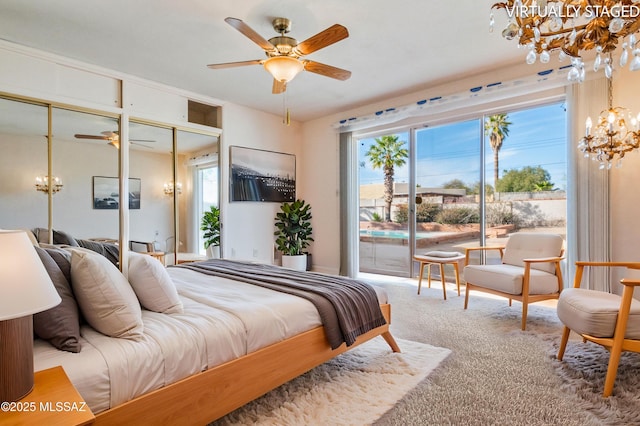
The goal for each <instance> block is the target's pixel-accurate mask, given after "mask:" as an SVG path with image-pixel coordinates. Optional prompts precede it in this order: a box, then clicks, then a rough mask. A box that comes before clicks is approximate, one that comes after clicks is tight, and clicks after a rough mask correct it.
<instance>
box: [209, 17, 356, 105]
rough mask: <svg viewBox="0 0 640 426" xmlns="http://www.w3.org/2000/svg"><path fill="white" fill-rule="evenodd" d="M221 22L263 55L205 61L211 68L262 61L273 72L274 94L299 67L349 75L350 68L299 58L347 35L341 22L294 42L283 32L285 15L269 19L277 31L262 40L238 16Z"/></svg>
mask: <svg viewBox="0 0 640 426" xmlns="http://www.w3.org/2000/svg"><path fill="white" fill-rule="evenodd" d="M225 22H226V23H227V24H229V25H231V26H232V27H233V28H235V29H236V30H238V31H240V32H241V33H242V34H244V35H245V36H246V37H248V38H249V39H250V40H251V41H253V42H254V43H256V44H257V45H258V46H260V47H262V49H264V51H265V53H266V54H267V59H254V60H251V61H241V62H227V63H222V64H210V65H207V67H209V68H211V69H222V68H231V67H240V66H245V65H263V66H264V68H265V69H266V70H267V71H268V72H269V73H270V74H271V75H272V76H273V90H272V92H273V93H275V94H278V93H283V92H284V91H285V90H286V89H287V83H288V82H289V81H291V80H292V79H293V78H294V77H295V76H296V75H297V74H298V73H299V72H300V71H302V70H306V71H309V72H312V73H315V74H320V75H323V76H325V77H330V78H335V79H337V80H343V81H344V80H347V79H348V78H349V77H351V71H347V70H344V69H341V68H336V67H333V66H331V65H326V64H322V63H320V62H315V61H311V60H309V59H302V57H303V56H306V55H308V54H310V53H313V52H315V51H316V50H320V49H322V48H324V47H327V46H330V45H332V44H334V43H337V42H339V41H340V40H343V39H345V38H347V37H349V31H347V29H346V28H345V27H343V26H342V25H339V24H335V25H333V26H331V27H329V28H327V29H326V30H324V31H321V32H319V33H318V34H316V35H314V36H312V37H309V38H308V39H306V40H304V41H302V42H300V43H298V41H297V40H296V39H295V38H293V37H289V36H286V35H285V34H286V33H288V32H289V31H290V30H291V20H289V19H287V18H275V19H274V20H273V22H272V24H273V29H274V30H275V31H276V32H277V33H280V35H279V36H276V37H272V38H270V39H269V40H265V39H264V38H263V37H262V36H261V35H260V34H258V33H257V32H255V31H254V30H253V29H252V28H251V27H249V25H247V24H245V23H244V22H243V21H242V20H240V19H237V18H226V19H225Z"/></svg>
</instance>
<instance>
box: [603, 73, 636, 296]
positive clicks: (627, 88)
mask: <svg viewBox="0 0 640 426" xmlns="http://www.w3.org/2000/svg"><path fill="white" fill-rule="evenodd" d="M613 84H614V91H613V92H614V96H613V105H614V106H623V107H626V108H629V109H630V110H631V112H632V113H633V114H634V116H637V114H638V113H639V112H640V97H638V94H639V93H640V72H638V71H635V72H631V71H628V70H627V69H624V70H621V71H618V72H616V75H615V76H614V81H613ZM605 107H606V105H603V109H605ZM609 175H610V197H611V205H610V212H611V218H610V224H611V260H616V261H638V260H640V250H638V242H639V241H640V225H639V222H638V205H639V204H640V185H638V182H640V152H634V153H631V154H629V155H628V156H625V158H624V162H623V165H622V167H621V168H619V169H616V168H612V169H611V170H610V171H609ZM636 293H637V292H636Z"/></svg>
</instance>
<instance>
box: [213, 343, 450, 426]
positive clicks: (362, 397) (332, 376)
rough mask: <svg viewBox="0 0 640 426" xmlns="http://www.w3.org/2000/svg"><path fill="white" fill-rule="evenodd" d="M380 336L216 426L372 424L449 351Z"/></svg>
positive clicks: (301, 377) (231, 414)
mask: <svg viewBox="0 0 640 426" xmlns="http://www.w3.org/2000/svg"><path fill="white" fill-rule="evenodd" d="M397 342H398V345H399V346H400V349H401V350H402V353H393V352H391V349H390V348H389V346H388V345H387V344H386V342H385V341H384V340H383V339H382V338H381V337H380V338H375V339H373V340H372V341H369V342H367V343H364V344H363V345H361V346H359V347H357V348H354V349H352V350H350V351H348V352H346V353H344V354H342V355H340V356H338V357H336V358H334V359H332V360H330V361H328V362H326V363H325V364H322V365H320V366H318V367H316V368H314V369H313V370H311V371H309V372H307V373H305V374H303V375H302V376H300V377H298V378H296V379H294V380H292V381H291V382H289V383H286V384H284V385H282V386H280V387H279V388H277V389H274V390H273V391H271V392H269V393H268V394H266V395H264V396H262V397H261V398H259V399H257V400H255V401H253V402H251V403H249V404H247V405H245V406H244V407H241V408H239V409H238V410H236V411H234V412H232V413H230V414H228V415H227V416H225V417H223V418H221V419H219V420H217V421H216V422H214V423H212V424H211V425H215V426H220V425H278V426H280V425H296V426H297V425H323V426H326V425H359V426H360V425H368V424H371V423H373V422H374V421H375V420H377V419H378V418H379V417H380V416H382V415H383V414H384V413H385V412H386V411H387V410H389V409H390V408H391V407H393V406H394V404H395V403H396V402H397V401H398V400H400V399H401V398H402V397H403V396H404V395H405V394H406V393H407V392H408V391H409V390H411V389H412V388H414V387H415V386H416V385H417V384H418V383H420V382H421V381H422V380H423V379H424V378H426V377H427V376H428V375H429V373H431V371H433V370H434V369H435V368H436V367H437V366H438V365H439V364H440V362H442V361H443V360H444V359H445V358H446V357H447V356H448V355H449V354H450V353H451V351H450V350H449V349H445V348H439V347H435V346H430V345H427V344H423V343H418V342H412V341H409V340H400V339H397Z"/></svg>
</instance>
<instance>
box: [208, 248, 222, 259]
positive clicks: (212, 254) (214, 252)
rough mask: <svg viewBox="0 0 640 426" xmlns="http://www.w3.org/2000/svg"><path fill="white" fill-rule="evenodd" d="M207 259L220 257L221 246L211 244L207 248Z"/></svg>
mask: <svg viewBox="0 0 640 426" xmlns="http://www.w3.org/2000/svg"><path fill="white" fill-rule="evenodd" d="M207 259H220V246H209V248H207Z"/></svg>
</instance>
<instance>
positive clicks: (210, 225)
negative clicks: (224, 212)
mask: <svg viewBox="0 0 640 426" xmlns="http://www.w3.org/2000/svg"><path fill="white" fill-rule="evenodd" d="M200 230H202V231H204V235H203V238H204V248H205V249H206V250H207V257H208V258H210V259H211V258H216V257H220V209H219V208H218V207H216V206H211V208H210V209H209V211H206V212H204V214H203V215H202V222H200Z"/></svg>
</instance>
